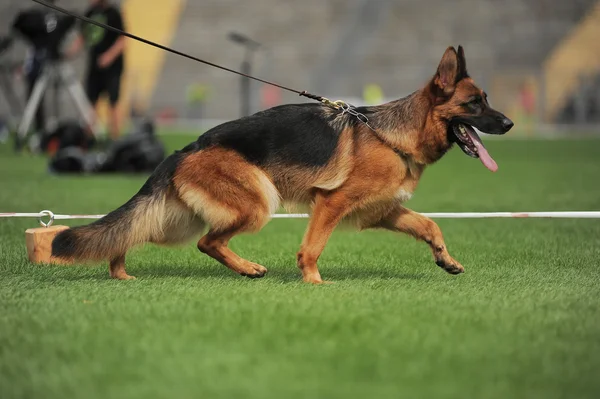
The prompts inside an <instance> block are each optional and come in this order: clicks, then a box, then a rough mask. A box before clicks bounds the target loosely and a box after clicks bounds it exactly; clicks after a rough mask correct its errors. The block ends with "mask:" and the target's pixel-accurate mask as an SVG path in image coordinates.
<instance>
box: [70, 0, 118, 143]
mask: <svg viewBox="0 0 600 399" xmlns="http://www.w3.org/2000/svg"><path fill="white" fill-rule="evenodd" d="M85 16H86V17H88V18H90V19H93V20H95V21H98V22H101V23H104V24H106V25H109V26H111V27H113V28H117V29H120V30H124V23H123V17H122V15H121V11H120V10H119V8H118V7H117V6H116V5H114V4H112V3H111V2H110V0H90V7H89V8H88V9H87V11H86V13H85ZM84 46H86V47H87V50H88V60H87V75H86V79H85V87H86V92H87V95H88V98H89V100H90V102H91V103H92V104H93V105H94V106H95V107H96V108H97V106H98V100H99V98H100V96H101V95H102V94H106V95H107V96H108V98H109V102H110V111H109V134H110V138H111V139H112V140H116V139H117V138H118V137H119V135H120V133H121V130H120V129H121V128H120V120H119V112H118V102H119V97H120V93H121V77H122V74H123V70H124V65H125V62H124V54H123V53H124V49H125V37H124V36H123V35H120V34H118V33H115V32H112V31H109V30H106V29H104V28H101V27H99V26H96V25H93V24H89V23H83V24H82V25H81V27H80V30H79V31H78V34H77V37H76V38H75V40H74V41H73V44H72V46H71V47H70V48H69V50H68V51H67V55H68V57H74V56H75V55H76V54H78V53H79V52H80V51H81V49H82V48H83V47H84Z"/></svg>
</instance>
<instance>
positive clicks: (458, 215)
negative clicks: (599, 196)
mask: <svg viewBox="0 0 600 399" xmlns="http://www.w3.org/2000/svg"><path fill="white" fill-rule="evenodd" d="M421 215H423V216H427V217H430V218H432V219H485V218H514V219H519V218H562V219H600V211H563V212H561V211H559V212H433V213H421ZM44 216H48V217H49V218H50V220H49V221H48V223H44V222H43V221H42V217H44ZM104 216H105V215H56V214H54V213H53V212H51V211H48V210H43V211H41V212H38V213H22V212H7V213H0V218H10V217H14V218H19V217H22V218H28V217H29V218H38V221H39V223H40V224H41V225H42V226H44V227H48V226H50V225H52V223H53V221H54V220H65V219H100V218H102V217H104ZM309 216H310V215H309V214H307V213H275V214H273V215H271V217H272V218H274V219H306V218H308V217H309Z"/></svg>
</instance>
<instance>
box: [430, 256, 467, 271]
mask: <svg viewBox="0 0 600 399" xmlns="http://www.w3.org/2000/svg"><path fill="white" fill-rule="evenodd" d="M435 264H436V265H438V266H439V267H441V268H442V269H444V270H445V271H446V272H447V273H449V274H453V275H456V274H461V273H464V271H465V268H464V267H463V266H462V265H461V264H460V263H458V262H457V261H455V260H454V259H452V258H450V261H445V260H444V259H437V260H436V261H435Z"/></svg>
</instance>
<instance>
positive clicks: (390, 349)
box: [0, 136, 600, 399]
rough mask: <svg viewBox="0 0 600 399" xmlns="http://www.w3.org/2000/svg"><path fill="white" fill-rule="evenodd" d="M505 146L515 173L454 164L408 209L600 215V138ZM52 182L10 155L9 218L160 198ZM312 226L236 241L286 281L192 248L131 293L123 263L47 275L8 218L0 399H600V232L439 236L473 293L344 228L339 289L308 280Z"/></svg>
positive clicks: (377, 236)
mask: <svg viewBox="0 0 600 399" xmlns="http://www.w3.org/2000/svg"><path fill="white" fill-rule="evenodd" d="M191 140H193V137H192V136H170V138H169V140H168V143H169V146H170V148H171V149H174V148H179V147H181V146H183V145H184V144H186V143H187V142H189V141H191ZM487 147H488V149H489V150H490V153H491V154H492V155H493V156H494V158H495V159H496V161H497V162H498V164H499V167H500V168H499V171H498V172H497V173H496V174H493V173H491V172H489V171H487V170H486V169H485V168H484V167H483V166H482V165H481V163H480V162H479V161H477V160H473V159H470V158H468V157H466V156H465V155H464V154H462V152H461V151H460V150H458V149H454V150H453V151H452V152H451V153H450V154H449V155H448V156H447V157H446V158H444V159H442V160H441V161H440V162H439V163H438V164H436V165H434V166H432V167H430V168H429V169H428V170H427V171H426V173H425V175H424V178H423V180H422V183H421V185H420V186H419V188H418V189H417V191H416V193H415V196H414V197H413V199H412V200H411V201H410V202H409V203H408V206H409V207H411V208H412V209H415V210H417V211H422V212H434V211H438V212H452V211H551V210H600V184H599V182H600V141H599V140H587V141H568V140H567V141H502V140H493V141H492V140H488V144H487ZM45 167H46V161H45V160H44V159H42V158H39V157H31V156H28V155H20V156H16V155H15V154H13V153H12V150H11V148H10V147H9V146H7V145H6V146H4V147H0V170H1V183H2V184H1V185H0V212H11V211H16V212H38V211H40V210H42V209H50V210H52V211H54V212H55V213H105V212H108V211H110V210H112V209H114V208H115V207H117V206H118V205H120V204H122V203H123V202H125V201H126V200H127V199H129V198H130V196H132V195H133V194H134V193H135V192H136V191H137V190H138V188H139V187H140V185H141V184H142V182H143V181H144V177H139V176H138V177H132V176H120V177H110V176H94V177H58V176H50V175H48V174H47V173H46V172H45ZM84 222H85V221H82V220H75V221H69V223H64V224H68V225H75V224H81V223H84ZM306 223H307V221H306V220H279V219H277V220H273V221H271V223H270V224H269V225H267V227H265V229H264V230H263V231H262V232H261V233H260V234H258V235H246V236H241V237H238V238H236V239H234V240H233V241H232V243H231V246H232V248H233V249H234V250H235V251H237V252H238V253H239V254H240V255H242V256H244V257H247V258H249V259H250V260H253V261H256V262H258V263H261V264H263V265H265V266H267V268H269V273H268V274H267V276H266V277H265V278H263V279H260V280H250V279H246V278H244V277H240V276H236V275H234V274H233V273H232V272H230V271H229V270H227V269H226V268H225V267H223V266H221V265H220V264H218V263H217V262H215V261H213V260H212V259H209V258H208V257H206V256H204V255H202V254H201V253H199V252H198V251H197V250H196V248H195V245H194V243H190V244H189V245H186V246H185V247H183V248H179V249H164V248H158V247H153V246H147V247H144V248H139V249H137V250H135V251H133V252H132V253H131V254H130V255H129V257H128V271H129V272H130V274H133V275H135V276H137V278H138V279H137V280H135V281H126V282H123V281H113V280H110V279H109V276H108V267H107V265H105V264H103V265H98V266H36V265H32V264H29V263H28V261H27V260H26V252H25V245H24V238H25V237H24V231H25V229H27V228H29V227H35V226H36V220H35V219H0V398H2V399H13V398H44V399H53V398H61V399H64V398H103V399H105V398H143V399H151V398H229V397H232V398H233V397H240V398H242V397H243V398H261V399H262V398H312V399H314V398H367V397H368V398H399V397H407V398H598V397H600V378H599V375H600V372H599V370H600V306H599V305H600V221H599V220H569V219H564V220H563V219H553V220H541V219H486V220H484V219H479V220H448V219H441V220H438V223H439V225H440V227H441V228H442V231H443V232H444V235H445V238H446V243H447V245H448V248H449V250H450V253H451V254H452V255H453V256H454V257H455V258H456V259H458V260H459V261H460V262H461V263H462V264H463V265H464V266H465V268H466V273H464V274H462V275H459V276H451V275H448V274H446V273H445V272H443V271H442V270H441V269H440V268H438V267H437V266H436V265H435V264H434V262H433V260H432V257H431V254H430V251H429V249H428V248H427V247H426V245H425V244H422V243H418V242H416V241H415V240H413V239H412V238H409V237H406V236H401V235H394V234H393V233H387V232H381V231H377V232H370V231H368V232H362V233H356V232H353V231H348V230H344V229H339V230H338V231H336V232H335V233H334V235H333V237H332V238H331V240H330V242H329V244H328V246H327V248H326V250H325V252H324V254H323V256H322V257H321V260H320V270H321V273H322V275H323V277H324V278H325V279H328V280H333V281H334V282H336V284H332V285H327V286H310V285H306V284H304V283H301V279H300V273H299V270H298V269H297V268H296V266H295V254H296V251H297V249H298V245H299V243H300V241H301V239H302V234H303V232H304V229H305V227H306Z"/></svg>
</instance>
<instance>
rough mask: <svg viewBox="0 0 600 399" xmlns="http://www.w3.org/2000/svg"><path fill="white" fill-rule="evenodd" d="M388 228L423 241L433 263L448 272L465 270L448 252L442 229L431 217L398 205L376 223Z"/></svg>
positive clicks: (455, 272)
mask: <svg viewBox="0 0 600 399" xmlns="http://www.w3.org/2000/svg"><path fill="white" fill-rule="evenodd" d="M373 227H383V228H386V229H388V230H392V231H396V232H402V233H406V234H410V235H411V236H413V237H415V238H416V239H418V240H422V241H425V242H426V243H427V244H428V245H429V247H430V248H431V251H432V252H433V257H434V259H435V263H436V264H437V265H438V266H439V267H441V268H442V269H444V270H445V271H447V272H448V273H450V274H459V273H462V272H464V271H465V269H464V268H463V267H462V265H461V264H460V263H458V262H457V261H456V260H455V259H454V258H452V257H451V256H450V254H449V253H448V249H447V248H446V244H445V242H444V237H443V236H442V231H441V230H440V228H439V226H438V225H437V224H436V223H435V222H434V221H433V220H431V219H429V218H428V217H426V216H423V215H421V214H419V213H417V212H414V211H412V210H410V209H407V208H404V207H402V206H398V207H397V208H396V209H394V210H393V211H392V212H391V213H390V214H388V216H386V217H385V218H384V219H383V220H382V221H381V222H379V223H378V225H376V226H373Z"/></svg>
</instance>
